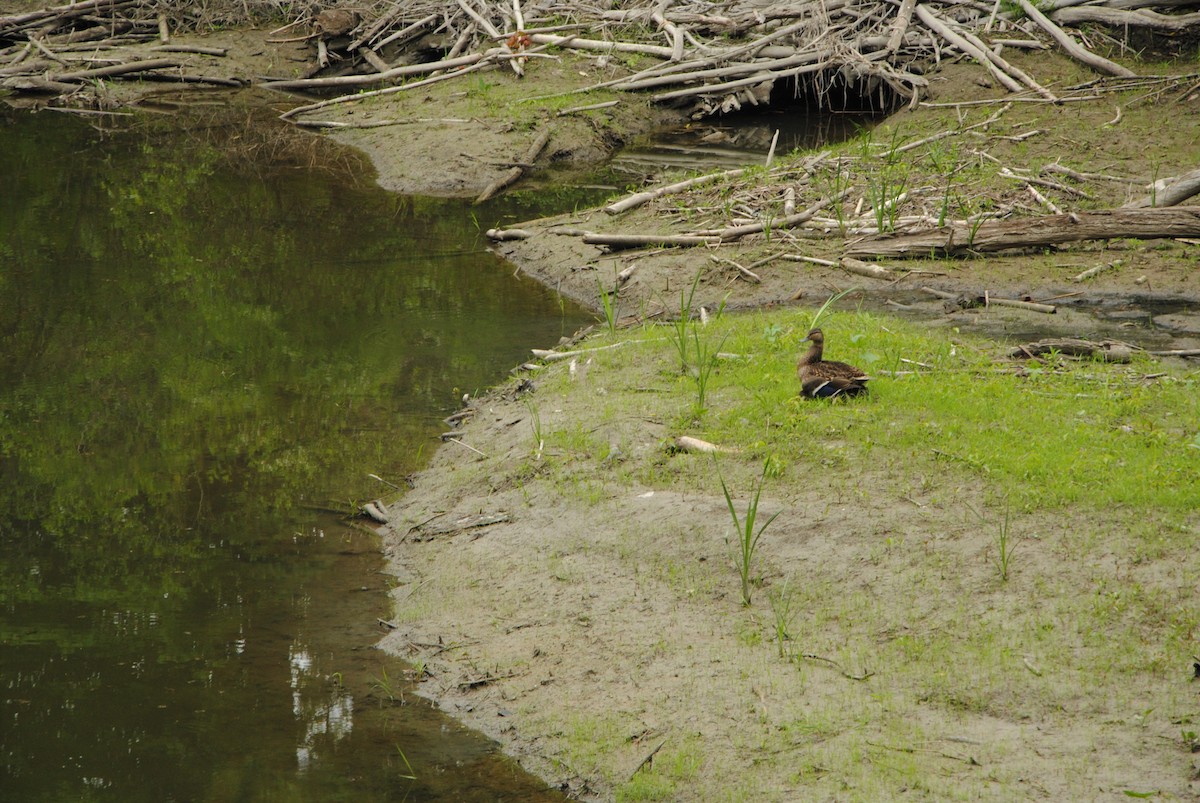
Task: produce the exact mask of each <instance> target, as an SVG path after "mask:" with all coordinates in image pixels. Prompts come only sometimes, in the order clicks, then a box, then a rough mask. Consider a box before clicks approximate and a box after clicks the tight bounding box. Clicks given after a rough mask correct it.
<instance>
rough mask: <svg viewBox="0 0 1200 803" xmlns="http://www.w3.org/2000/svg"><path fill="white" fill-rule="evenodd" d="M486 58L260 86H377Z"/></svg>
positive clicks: (479, 55) (471, 57)
mask: <svg viewBox="0 0 1200 803" xmlns="http://www.w3.org/2000/svg"><path fill="white" fill-rule="evenodd" d="M484 58H486V54H483V53H472V54H470V55H469V56H459V57H458V58H456V59H445V60H443V61H431V62H428V63H426V64H408V65H405V66H403V67H395V68H393V69H390V70H388V71H387V72H380V73H371V74H370V75H338V76H334V77H332V78H296V79H294V80H288V81H264V82H263V83H262V84H260V86H264V87H266V88H267V89H279V90H285V89H286V90H304V89H327V88H329V87H349V86H366V85H369V84H379V83H383V82H387V81H395V80H396V79H399V78H407V77H408V76H410V75H425V74H427V73H431V72H437V71H438V70H453V69H455V68H458V67H469V66H470V65H472V64H475V63H476V62H479V61H482V60H483V59H484Z"/></svg>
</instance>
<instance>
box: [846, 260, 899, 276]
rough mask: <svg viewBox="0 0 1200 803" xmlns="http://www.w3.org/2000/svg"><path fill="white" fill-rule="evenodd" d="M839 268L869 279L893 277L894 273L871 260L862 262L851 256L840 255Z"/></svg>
mask: <svg viewBox="0 0 1200 803" xmlns="http://www.w3.org/2000/svg"><path fill="white" fill-rule="evenodd" d="M841 268H842V270H845V271H847V272H849V273H853V274H855V275H857V276H866V277H868V278H871V279H892V278H895V275H896V274H894V273H892V272H891V271H890V270H888V269H887V268H885V267H884V266H883V265H876V264H874V263H872V262H863V261H862V260H859V259H854V258H853V257H842V261H841Z"/></svg>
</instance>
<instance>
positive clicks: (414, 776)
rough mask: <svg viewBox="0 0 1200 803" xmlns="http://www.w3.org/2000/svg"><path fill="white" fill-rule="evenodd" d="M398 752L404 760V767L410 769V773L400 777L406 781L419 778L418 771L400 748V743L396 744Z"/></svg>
mask: <svg viewBox="0 0 1200 803" xmlns="http://www.w3.org/2000/svg"><path fill="white" fill-rule="evenodd" d="M396 752H397V753H399V754H400V760H401V761H403V762H404V768H405V769H406V770H408V774H406V775H401V776H399V777H401V778H403V779H404V780H406V781H415V780H417V771H416V770H414V769H413V768H412V764H410V763H409V762H408V756H406V755H404V751H403V750H401V749H400V745H396Z"/></svg>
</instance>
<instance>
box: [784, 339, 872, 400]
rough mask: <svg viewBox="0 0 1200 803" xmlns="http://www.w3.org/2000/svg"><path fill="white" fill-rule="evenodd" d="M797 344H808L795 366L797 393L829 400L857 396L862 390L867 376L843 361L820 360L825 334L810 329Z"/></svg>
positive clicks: (865, 386) (864, 387) (865, 385)
mask: <svg viewBox="0 0 1200 803" xmlns="http://www.w3.org/2000/svg"><path fill="white" fill-rule="evenodd" d="M800 342H801V343H805V342H809V343H812V345H811V346H809V347H808V351H806V352H805V353H804V356H803V357H801V358H800V362H799V363H797V364H796V374H797V375H798V376H799V377H800V388H801V390H800V394H801V395H802V396H804V397H806V398H809V399H829V398H833V397H834V396H857V395H858V394H860V393H862V392H864V391H866V389H867V380H868V379H870V378H871V377H869V376H867V375H866V374H865V373H863V372H862V371H860V370H859V369H857V368H855V367H854V366H853V365H847V364H846V363H844V362H830V361H828V360H823V359H821V354H822V352H823V351H824V349H825V333H824V332H822V331H821V330H820V329H813V330H812V331H810V332H809V333H808V336H807V337H805V338H804V340H801V341H800Z"/></svg>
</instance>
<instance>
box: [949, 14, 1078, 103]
mask: <svg viewBox="0 0 1200 803" xmlns="http://www.w3.org/2000/svg"><path fill="white" fill-rule="evenodd" d="M962 36H963V38H964V39H966V40H967V41H968V42H970V43H971V44H972V45H974V46H975V47H977V48H978V49H979V51H980V52H981V53H983V55H984V56H985V57H987V59H988V60H989V61H991V62H992V63H993V64H995V65H996V66H997V67H998V68H1000V69H1001V70H1003V71H1004V72H1005V73H1007V74H1008V75H1011V76H1013V77H1014V78H1016V79H1017V80H1018V81H1020V82H1021V83H1023V84H1024V85H1025V86H1027V87H1029V88H1030V89H1032V90H1033V91H1034V92H1037V93H1038V94H1039V95H1041V96H1042V97H1044V98H1046V99H1047V100H1049V101H1057V100H1058V97H1057V96H1055V94H1054V93H1053V92H1051V91H1050V90H1049V89H1046V87H1044V86H1042V85H1041V84H1039V83H1038V82H1037V81H1035V80H1033V78H1031V77H1030V76H1029V74H1028V73H1026V72H1025V71H1024V70H1022V69H1021V68H1020V67H1017V66H1016V65H1014V64H1011V63H1009V62H1008V61H1006V60H1004V59H1002V58H1000V56H999V54H997V53H995V52H993V51H992V50H991V48H989V47H988V46H987V45H986V44H984V43H983V42H982V41H980V39H979V38H978V37H976V36H975V35H974V34H973V33H971V32H970V31H966V30H964V31H962Z"/></svg>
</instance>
